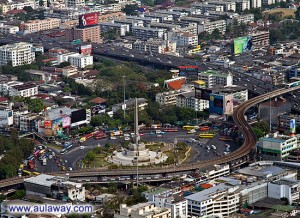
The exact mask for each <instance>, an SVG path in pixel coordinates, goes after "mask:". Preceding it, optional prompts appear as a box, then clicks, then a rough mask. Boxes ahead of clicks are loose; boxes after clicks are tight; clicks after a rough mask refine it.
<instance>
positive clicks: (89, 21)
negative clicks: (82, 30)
mask: <svg viewBox="0 0 300 218" xmlns="http://www.w3.org/2000/svg"><path fill="white" fill-rule="evenodd" d="M98 17H99V13H98V12H94V13H89V14H83V15H80V16H79V26H80V27H86V26H93V25H97V24H98V21H99V20H98Z"/></svg>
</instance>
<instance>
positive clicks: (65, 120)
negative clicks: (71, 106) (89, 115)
mask: <svg viewBox="0 0 300 218" xmlns="http://www.w3.org/2000/svg"><path fill="white" fill-rule="evenodd" d="M70 126H71V118H70V117H68V116H66V117H63V118H62V127H63V128H68V127H70Z"/></svg>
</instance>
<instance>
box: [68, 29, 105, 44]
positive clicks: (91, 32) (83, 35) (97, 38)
mask: <svg viewBox="0 0 300 218" xmlns="http://www.w3.org/2000/svg"><path fill="white" fill-rule="evenodd" d="M65 36H66V38H67V39H68V40H70V41H73V40H77V39H80V40H81V41H82V42H92V43H101V41H102V40H101V34H100V26H98V25H97V26H89V27H84V28H78V27H73V28H68V29H65Z"/></svg>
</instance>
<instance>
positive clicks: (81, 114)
mask: <svg viewBox="0 0 300 218" xmlns="http://www.w3.org/2000/svg"><path fill="white" fill-rule="evenodd" d="M83 120H86V110H85V109H80V110H77V111H73V112H72V114H71V123H76V122H79V121H83Z"/></svg>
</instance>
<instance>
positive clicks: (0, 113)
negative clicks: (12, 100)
mask: <svg viewBox="0 0 300 218" xmlns="http://www.w3.org/2000/svg"><path fill="white" fill-rule="evenodd" d="M13 123H14V117H13V111H12V110H0V128H8V127H11V126H12V125H13Z"/></svg>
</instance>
